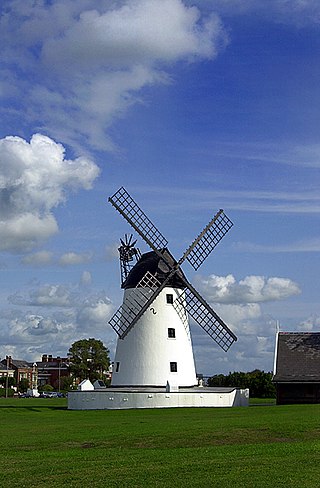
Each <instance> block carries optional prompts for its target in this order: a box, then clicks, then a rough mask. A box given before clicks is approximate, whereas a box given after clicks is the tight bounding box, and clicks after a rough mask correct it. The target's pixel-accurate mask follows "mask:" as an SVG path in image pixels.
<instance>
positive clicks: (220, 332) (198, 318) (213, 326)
mask: <svg viewBox="0 0 320 488" xmlns="http://www.w3.org/2000/svg"><path fill="white" fill-rule="evenodd" d="M182 300H183V302H184V305H185V307H186V310H187V312H188V314H189V315H190V316H191V317H192V318H193V320H194V321H195V322H196V323H197V324H198V325H200V327H201V328H202V329H203V330H204V331H205V332H206V333H207V334H208V335H209V336H210V337H211V338H212V339H213V340H214V341H215V342H216V343H217V344H218V345H219V346H220V347H221V348H222V349H223V350H224V351H227V350H228V349H229V348H230V346H231V345H232V344H233V343H234V342H235V341H236V340H237V337H236V336H235V334H234V333H233V332H232V331H231V330H230V329H229V327H228V326H227V325H226V324H225V323H224V321H223V320H222V319H221V318H220V317H219V315H218V314H217V313H216V312H215V311H214V310H213V309H212V308H211V307H210V305H208V303H207V302H206V301H205V300H204V299H203V298H202V296H201V295H199V293H198V292H197V291H196V290H195V289H194V288H193V286H191V285H190V283H188V287H187V289H186V291H185V296H184V297H182V296H180V297H179V298H177V300H175V301H174V303H173V306H174V307H175V309H176V310H177V313H179V311H180V309H181V306H182V305H183V303H182Z"/></svg>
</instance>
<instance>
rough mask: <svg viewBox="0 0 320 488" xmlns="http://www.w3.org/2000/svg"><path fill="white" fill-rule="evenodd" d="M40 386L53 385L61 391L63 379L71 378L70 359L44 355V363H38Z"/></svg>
mask: <svg viewBox="0 0 320 488" xmlns="http://www.w3.org/2000/svg"><path fill="white" fill-rule="evenodd" d="M37 369H38V386H44V385H51V386H53V388H55V389H58V390H60V387H61V385H62V379H63V378H64V377H70V368H69V359H68V358H61V357H59V356H57V357H53V356H52V355H51V354H49V355H48V354H43V356H42V361H37Z"/></svg>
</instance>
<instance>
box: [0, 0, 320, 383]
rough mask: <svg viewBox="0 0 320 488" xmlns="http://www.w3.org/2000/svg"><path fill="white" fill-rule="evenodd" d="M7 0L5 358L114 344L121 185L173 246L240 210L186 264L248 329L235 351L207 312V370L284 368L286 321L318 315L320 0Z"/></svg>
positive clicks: (3, 34) (2, 170) (301, 325)
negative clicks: (211, 246) (278, 344)
mask: <svg viewBox="0 0 320 488" xmlns="http://www.w3.org/2000/svg"><path fill="white" fill-rule="evenodd" d="M0 15H1V17H0V40H1V46H2V50H1V53H0V65H1V78H0V99H1V105H0V106H1V118H0V201H1V206H0V230H1V240H0V270H1V274H2V280H1V287H0V326H1V328H0V357H4V356H5V355H6V354H11V355H13V356H14V357H16V358H19V359H22V358H25V359H29V360H39V359H40V357H41V355H42V354H45V353H46V354H53V355H56V354H57V355H60V356H64V355H65V354H66V353H67V351H68V348H69V346H70V345H71V343H72V342H73V341H75V340H77V339H80V338H83V337H96V338H99V339H102V340H103V341H104V343H105V344H106V345H107V346H108V347H109V348H110V350H111V355H113V353H114V348H115V343H116V336H115V334H114V333H113V331H112V330H111V329H110V327H109V326H108V325H107V322H108V319H109V318H110V316H111V315H112V313H113V312H114V310H115V309H116V308H117V307H118V306H119V305H120V303H121V296H122V293H121V290H120V286H119V282H120V277H119V263H118V258H117V253H116V249H117V245H118V241H119V238H120V237H121V236H122V235H123V234H124V233H125V232H128V231H129V228H128V227H127V226H126V224H125V222H124V221H123V220H122V219H121V218H120V216H118V215H117V214H116V212H115V211H114V209H113V208H112V207H111V206H110V204H108V203H107V197H108V196H109V195H111V194H113V193H114V192H115V191H116V190H117V189H118V188H119V187H120V186H124V187H125V188H126V189H127V190H128V191H129V193H131V194H132V196H133V197H134V198H135V200H136V201H137V202H138V203H139V204H140V206H141V207H142V208H143V209H144V211H145V212H146V213H147V214H148V216H149V217H150V218H151V220H152V221H153V222H154V223H155V224H156V225H157V226H158V228H159V229H160V230H161V232H162V233H163V234H164V235H165V236H166V237H167V239H168V240H169V243H170V249H171V251H172V252H173V254H174V255H175V256H176V257H180V255H181V254H182V253H183V251H184V250H185V249H186V248H187V246H188V245H189V243H190V242H191V241H192V240H193V238H194V237H195V235H197V234H198V233H199V231H200V230H201V229H202V228H203V227H204V226H205V225H206V223H207V222H208V221H209V220H210V219H211V217H212V215H213V214H214V213H215V212H216V211H217V210H218V209H219V208H224V209H225V211H226V213H227V214H228V216H229V217H230V218H231V219H232V221H233V222H234V227H233V228H232V230H231V231H230V232H229V233H228V235H227V236H226V237H225V238H224V239H223V241H222V242H221V243H220V244H219V246H218V247H217V248H216V249H215V251H214V252H213V253H212V255H211V256H210V257H209V258H208V259H207V260H206V262H205V263H204V264H203V266H202V267H201V268H200V269H199V270H198V272H197V273H194V272H192V269H191V268H190V267H188V264H185V266H184V271H185V273H186V274H187V276H188V277H189V279H190V280H191V281H192V282H193V283H194V284H195V286H196V288H197V289H198V290H199V291H201V293H202V294H203V296H205V298H206V299H207V301H208V302H209V303H210V304H211V305H212V306H213V308H214V309H215V310H216V311H217V312H218V313H219V314H220V315H221V316H222V317H223V318H224V319H225V321H226V322H227V323H228V325H229V326H230V328H231V329H232V330H233V331H234V332H235V333H236V334H237V336H238V342H237V343H236V344H235V345H234V346H232V348H231V349H230V351H229V352H228V353H223V352H222V351H220V349H219V348H218V346H216V345H215V343H213V342H212V341H211V340H210V338H209V337H208V336H206V335H205V334H204V333H203V332H202V331H201V329H199V328H196V327H193V328H192V333H193V343H194V350H195V358H196V364H197V370H198V372H202V373H204V374H215V373H221V372H222V373H227V372H228V371H234V370H242V371H249V370H252V369H254V368H260V369H264V370H271V369H272V367H273V349H274V335H275V329H276V322H277V321H278V322H279V324H280V328H281V330H288V331H289V330H290V331H295V330H296V331H316V330H319V326H320V310H319V302H318V284H319V274H320V269H319V267H320V266H319V251H320V236H319V212H320V197H319V183H320V177H319V167H320V162H319V161H320V143H319V127H320V120H319V119H320V116H319V102H320V100H319V98H320V96H319V93H320V92H319V88H318V87H319V85H320V63H319V52H320V50H319V47H320V35H319V34H320V5H319V2H318V1H315V0H309V1H308V0H305V1H304V2H301V1H299V0H292V1H290V2H287V1H284V0H270V1H269V2H263V1H260V0H242V1H240V0H228V1H227V0H217V1H209V0H207V1H206V0H199V1H194V2H189V1H184V2H183V1H182V0H161V1H160V0H131V1H129V0H128V1H113V2H110V1H101V0H100V1H99V2H98V1H93V0H79V1H77V2H72V1H67V0H64V1H60V0H56V1H51V2H46V1H43V2H40V1H38V2H37V1H36V2H31V1H30V2H29V1H25V0H24V1H22V0H15V1H6V0H5V1H4V2H2V6H1V7H0ZM140 247H141V250H142V251H146V250H147V248H146V247H145V245H144V244H143V243H140Z"/></svg>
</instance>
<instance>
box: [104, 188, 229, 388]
mask: <svg viewBox="0 0 320 488" xmlns="http://www.w3.org/2000/svg"><path fill="white" fill-rule="evenodd" d="M108 200H109V202H110V203H111V204H112V205H113V207H114V208H115V209H116V210H117V211H118V212H119V213H120V214H121V215H122V217H124V218H125V220H126V221H127V222H128V223H129V224H130V225H131V227H132V228H133V229H134V231H135V232H136V233H137V234H139V236H140V237H141V238H142V239H143V240H144V241H145V242H146V243H147V244H148V245H149V247H150V248H151V251H150V252H148V253H145V254H142V255H138V260H137V262H136V264H134V265H133V266H132V267H131V268H130V269H129V268H128V267H127V264H129V262H131V260H132V257H133V255H134V256H137V255H136V253H135V252H134V251H133V249H135V248H134V245H135V243H136V241H134V242H133V240H132V237H130V240H129V238H128V237H126V238H125V240H124V241H121V244H122V246H121V247H120V248H119V251H120V262H121V260H122V261H123V262H122V265H121V269H122V270H124V272H123V273H122V288H123V289H124V299H123V304H122V305H121V306H120V307H119V309H118V310H117V311H116V312H115V314H114V315H113V317H112V318H111V319H110V321H109V324H110V325H111V327H112V328H113V329H114V331H115V332H116V333H117V334H118V336H119V337H118V341H117V349H116V355H115V362H114V371H113V377H112V386H123V387H147V386H152V387H163V386H165V385H167V384H168V383H169V384H174V385H176V386H178V387H192V386H195V385H196V384H197V379H196V373H195V365H194V357H193V350H192V342H191V337H190V328H189V320H188V316H190V317H191V318H192V319H193V320H194V321H195V322H196V323H197V324H198V325H199V326H200V327H202V329H203V330H204V331H205V332H206V333H207V334H208V335H209V336H210V337H211V338H212V339H213V340H214V341H215V342H216V343H217V344H218V345H219V346H220V347H221V348H222V349H223V350H224V351H227V350H228V349H229V347H230V346H231V345H232V343H233V342H234V341H236V340H237V337H236V336H235V334H234V333H233V332H232V331H231V330H230V329H229V328H228V326H227V325H226V324H225V323H224V321H223V320H222V319H221V318H220V317H219V316H218V314H217V313H216V312H215V311H214V310H213V309H212V308H211V307H210V305H209V304H208V303H207V302H206V301H205V300H204V298H203V297H202V296H201V295H200V294H199V293H198V291H197V290H196V289H195V288H194V287H193V286H192V284H191V283H190V282H189V281H188V280H187V278H186V276H185V274H184V273H183V271H182V269H181V265H182V263H183V262H184V261H185V260H186V261H188V262H189V263H190V265H191V266H192V267H193V268H194V269H195V270H197V269H198V268H199V267H200V266H201V264H202V263H203V262H204V260H205V259H206V258H207V257H208V256H209V254H210V253H211V252H212V251H213V249H214V248H215V247H216V245H217V244H218V243H219V242H220V240H221V239H222V238H223V237H224V236H225V234H226V233H227V232H228V231H229V230H230V228H231V227H232V225H233V224H232V222H231V220H230V219H229V218H228V217H227V216H226V215H225V213H224V212H223V210H219V211H218V213H217V214H216V215H215V216H214V217H213V219H212V220H211V221H210V222H209V223H208V225H207V226H206V227H205V228H204V229H203V230H202V231H201V232H200V234H199V235H198V236H197V237H196V238H195V240H194V241H193V242H192V244H191V245H190V246H189V247H188V248H187V250H186V251H185V252H184V253H183V255H182V256H181V258H180V259H179V260H178V261H176V260H175V259H174V257H173V256H172V254H171V253H170V251H169V250H168V248H167V245H168V241H167V240H166V239H165V237H164V236H163V235H162V234H161V233H160V232H159V230H158V229H157V228H156V227H155V226H154V224H153V223H152V222H151V220H150V219H149V218H148V217H147V216H146V214H145V213H144V212H143V211H142V209H141V208H140V207H139V206H138V204H137V203H136V202H135V201H134V200H133V199H132V197H131V196H130V195H129V193H128V192H127V191H126V190H125V188H123V187H121V188H120V189H119V190H118V191H117V192H116V193H115V194H114V195H112V196H111V197H110V198H109V199H108ZM125 249H126V253H124V252H123V251H124V250H125ZM121 253H122V254H121Z"/></svg>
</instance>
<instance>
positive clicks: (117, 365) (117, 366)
mask: <svg viewBox="0 0 320 488" xmlns="http://www.w3.org/2000/svg"><path fill="white" fill-rule="evenodd" d="M119 369H120V362H119V361H117V362H116V373H119Z"/></svg>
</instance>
